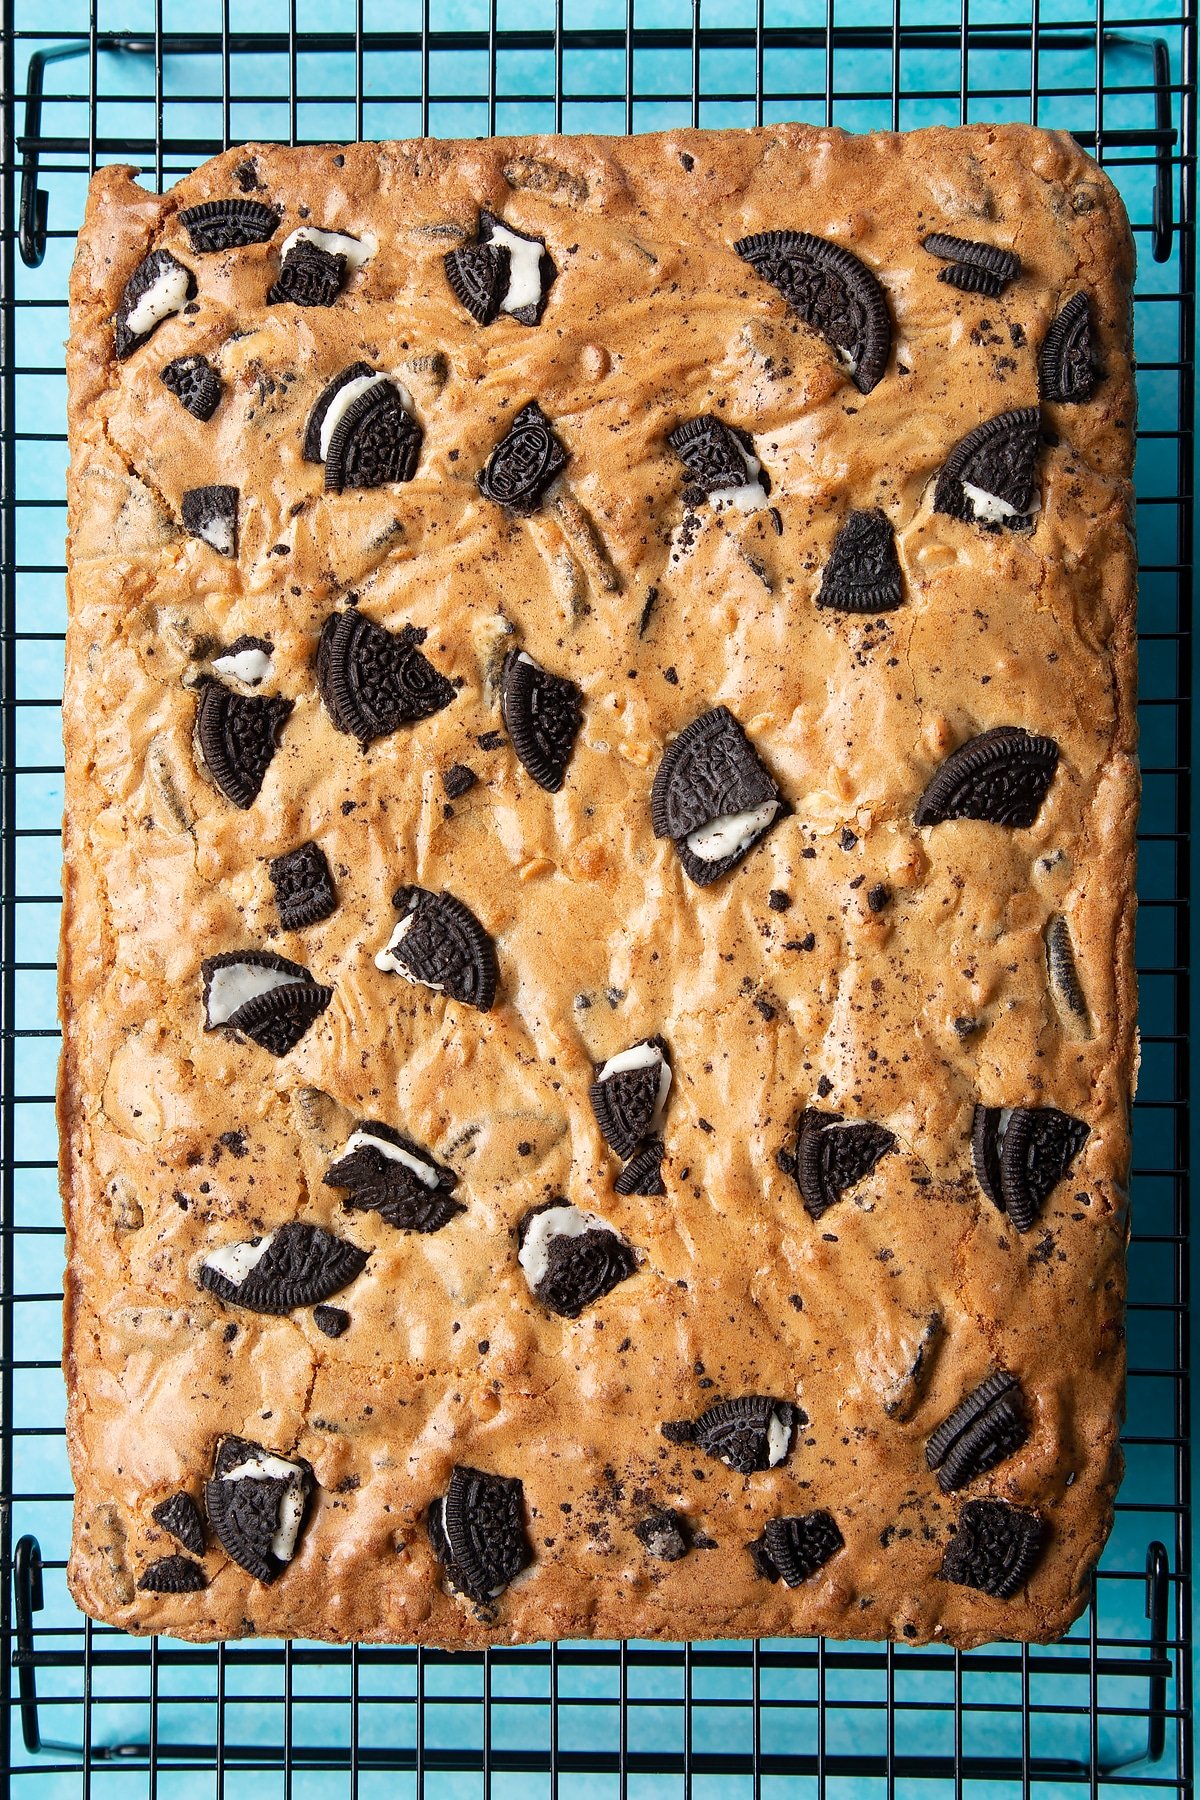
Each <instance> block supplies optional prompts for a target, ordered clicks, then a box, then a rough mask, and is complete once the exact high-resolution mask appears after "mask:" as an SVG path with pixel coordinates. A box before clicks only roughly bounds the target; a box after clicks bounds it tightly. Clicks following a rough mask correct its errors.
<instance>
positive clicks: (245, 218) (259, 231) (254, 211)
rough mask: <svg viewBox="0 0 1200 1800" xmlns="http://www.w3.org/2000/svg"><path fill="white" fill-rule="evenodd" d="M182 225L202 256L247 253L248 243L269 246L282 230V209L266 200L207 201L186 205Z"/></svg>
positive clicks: (194, 248)
mask: <svg viewBox="0 0 1200 1800" xmlns="http://www.w3.org/2000/svg"><path fill="white" fill-rule="evenodd" d="M179 223H180V224H181V225H182V226H183V229H184V230H185V231H186V232H187V234H188V239H189V241H190V243H191V246H192V249H193V250H196V251H198V252H199V253H200V254H201V255H208V254H209V253H211V252H212V251H214V250H243V249H245V247H246V245H247V244H265V243H266V241H267V239H268V238H272V237H274V235H275V233H276V231H277V230H278V227H279V209H278V207H275V206H267V205H266V203H265V202H264V201H262V200H251V199H248V198H247V196H246V195H245V194H235V195H233V196H232V197H231V198H230V199H228V200H204V201H201V203H200V205H199V206H185V207H184V209H183V211H182V212H181V213H180V214H179Z"/></svg>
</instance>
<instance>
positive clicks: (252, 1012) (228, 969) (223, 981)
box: [200, 950, 333, 1056]
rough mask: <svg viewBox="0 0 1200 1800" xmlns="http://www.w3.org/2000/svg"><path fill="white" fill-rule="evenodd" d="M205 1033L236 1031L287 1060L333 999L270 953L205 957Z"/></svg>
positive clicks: (291, 964)
mask: <svg viewBox="0 0 1200 1800" xmlns="http://www.w3.org/2000/svg"><path fill="white" fill-rule="evenodd" d="M200 971H201V974H202V975H203V977H204V1029H205V1030H206V1031H216V1030H218V1029H225V1030H228V1031H237V1032H240V1033H241V1034H242V1036H243V1037H248V1038H250V1039H251V1040H252V1041H253V1042H254V1043H256V1044H258V1045H259V1046H260V1047H261V1048H262V1049H264V1050H269V1051H270V1052H271V1054H272V1056H286V1055H287V1053H288V1051H289V1050H292V1049H294V1048H295V1046H296V1045H297V1044H298V1043H299V1042H300V1039H301V1038H302V1037H303V1036H304V1033H305V1032H306V1031H307V1030H308V1028H309V1026H310V1025H311V1024H312V1023H313V1021H314V1020H315V1019H317V1018H319V1017H320V1015H321V1014H322V1013H323V1012H324V1011H325V1008H326V1007H327V1006H328V1005H329V1002H330V1001H331V1000H332V999H333V989H332V988H331V987H324V986H323V985H322V984H321V983H320V982H319V981H314V980H313V978H312V976H311V975H310V974H309V972H308V970H307V969H304V968H301V966H300V964H299V963H294V962H289V961H288V959H287V957H286V956H276V955H275V954H274V953H273V952H272V951H269V950H225V951H222V953H221V954H220V955H219V956H206V957H205V958H204V961H203V962H202V963H201V964H200Z"/></svg>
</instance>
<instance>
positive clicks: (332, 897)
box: [267, 843, 337, 931]
mask: <svg viewBox="0 0 1200 1800" xmlns="http://www.w3.org/2000/svg"><path fill="white" fill-rule="evenodd" d="M267 873H268V874H269V875H270V877H271V886H272V888H273V889H274V890H275V905H276V906H277V907H278V909H279V923H280V924H281V925H282V926H283V928H284V930H285V931H299V930H301V929H302V928H303V927H304V926H305V925H316V924H319V923H320V921H321V920H322V919H327V918H329V916H330V914H331V913H334V912H336V911H337V892H336V890H335V888H334V885H333V876H332V875H331V874H330V871H329V859H328V857H327V856H326V855H325V852H324V851H323V850H322V848H321V846H320V844H313V843H308V844H297V846H296V848H295V849H294V850H288V851H286V852H285V853H284V854H283V855H282V856H273V857H272V858H271V860H270V862H269V863H268V864H267Z"/></svg>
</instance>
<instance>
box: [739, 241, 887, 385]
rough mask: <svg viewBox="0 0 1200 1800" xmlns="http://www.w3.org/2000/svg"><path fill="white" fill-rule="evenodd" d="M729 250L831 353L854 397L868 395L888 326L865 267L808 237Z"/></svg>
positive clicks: (883, 360) (883, 364) (883, 362)
mask: <svg viewBox="0 0 1200 1800" xmlns="http://www.w3.org/2000/svg"><path fill="white" fill-rule="evenodd" d="M733 247H734V249H735V250H736V251H737V253H738V255H739V256H740V257H741V258H742V260H743V261H744V262H748V263H749V264H750V267H751V268H752V269H753V270H754V272H755V274H756V275H761V276H762V278H763V280H764V281H769V282H770V283H771V285H772V287H775V288H778V289H779V292H780V293H781V294H782V295H783V297H784V299H785V300H786V301H787V303H788V305H789V306H790V307H791V308H792V311H793V312H795V313H797V314H798V315H799V317H800V318H802V319H803V320H804V323H805V324H806V325H810V326H811V327H812V328H813V330H814V331H817V332H819V333H820V335H821V336H822V337H823V338H824V339H825V341H826V342H827V343H828V344H830V345H831V346H832V347H833V349H834V350H835V351H836V352H837V355H838V358H839V360H840V361H841V362H843V363H844V364H845V365H846V367H847V368H848V369H849V371H850V375H851V378H852V380H853V382H854V385H855V387H856V388H858V390H859V392H860V393H863V394H869V393H870V392H871V389H872V388H873V387H876V386H877V385H878V383H879V381H880V380H881V378H882V376H883V372H884V370H885V369H886V368H887V362H888V357H889V355H890V354H891V348H892V321H891V318H890V317H889V314H888V306H887V300H886V299H885V297H884V292H883V288H882V287H881V286H880V284H879V282H878V281H877V279H876V278H875V276H874V275H873V274H872V273H871V271H870V269H868V268H867V266H866V264H865V263H863V262H860V261H859V259H858V257H857V256H854V255H852V254H851V252H850V251H849V250H844V249H843V248H842V246H841V245H840V244H834V243H831V242H830V240H829V239H828V238H822V237H814V236H813V234H812V233H811V232H808V231H761V232H758V233H757V234H756V235H755V236H754V237H744V238H739V239H738V241H737V243H736V244H735V245H734V246H733Z"/></svg>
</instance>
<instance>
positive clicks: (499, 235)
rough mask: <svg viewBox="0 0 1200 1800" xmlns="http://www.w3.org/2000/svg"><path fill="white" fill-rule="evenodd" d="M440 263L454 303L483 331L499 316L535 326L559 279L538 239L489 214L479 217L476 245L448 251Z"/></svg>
mask: <svg viewBox="0 0 1200 1800" xmlns="http://www.w3.org/2000/svg"><path fill="white" fill-rule="evenodd" d="M444 261H445V268H446V280H447V281H448V282H449V283H450V289H451V292H452V293H453V294H454V297H455V299H456V300H458V301H459V302H460V304H461V305H463V306H465V307H466V309H467V311H468V312H469V313H470V315H471V317H472V318H473V319H478V321H479V323H480V324H481V325H490V324H491V323H492V321H493V320H494V319H498V318H499V317H500V314H501V313H508V314H509V315H510V316H511V317H512V318H514V319H515V320H516V321H517V323H518V324H519V325H537V324H538V323H540V321H541V317H542V314H543V312H544V311H545V310H546V301H547V300H548V299H549V297H550V289H551V288H552V287H553V285H554V278H555V276H556V275H557V274H558V270H557V269H556V268H555V266H554V258H553V257H552V256H551V255H550V253H549V251H548V250H547V249H546V246H545V244H544V242H543V241H542V239H541V238H537V237H526V235H525V233H524V232H522V231H514V230H513V228H512V226H511V225H506V224H505V223H504V221H503V219H498V218H497V217H496V215H495V213H490V212H481V213H480V215H479V231H478V236H477V241H476V242H475V243H474V244H464V245H462V246H461V247H460V248H459V249H457V250H451V251H450V253H449V255H448V256H446V257H445V259H444Z"/></svg>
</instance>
